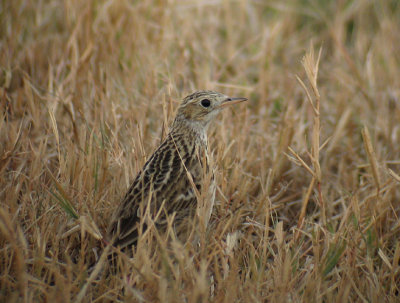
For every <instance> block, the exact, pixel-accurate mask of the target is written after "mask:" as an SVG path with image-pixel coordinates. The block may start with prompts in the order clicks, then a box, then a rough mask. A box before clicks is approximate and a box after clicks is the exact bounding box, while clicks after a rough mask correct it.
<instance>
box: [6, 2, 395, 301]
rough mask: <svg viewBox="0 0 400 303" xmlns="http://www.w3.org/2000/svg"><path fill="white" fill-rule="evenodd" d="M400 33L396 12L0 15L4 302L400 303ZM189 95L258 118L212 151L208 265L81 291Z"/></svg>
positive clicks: (182, 5) (213, 8) (154, 6)
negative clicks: (127, 197) (217, 99)
mask: <svg viewBox="0 0 400 303" xmlns="http://www.w3.org/2000/svg"><path fill="white" fill-rule="evenodd" d="M399 23H400V4H399V2H398V1H395V0H393V1H378V0H371V1H356V0H339V1H333V0H332V1H330V0H324V1H316V0H296V1H295V0H293V1H277V0H270V1H261V0H259V1H257V0H253V1H245V0H243V1H240V0H238V1H228V0H226V1H222V0H221V1H161V0H160V1H156V0H154V1H123V0H121V1H117V0H110V1H100V0H87V1H78V0H69V1H67V0H66V1H54V0H53V1H51V0H41V1H39V0H37V1H27V0H13V1H8V0H2V1H1V2H0V69H1V70H0V201H1V204H0V235H1V237H0V243H1V245H0V268H1V273H0V301H3V302H79V301H83V302H116V301H132V302H208V301H210V302H395V301H397V300H398V298H397V296H398V295H399V291H400V286H399V285H400V264H399V259H400V241H399V239H400V223H399V215H400V177H399V175H400V147H399V141H400V123H399V122H400V99H399V98H400V55H399V54H400V52H399V50H400V24H399ZM311 46H313V47H314V48H315V54H314V60H311V61H312V62H314V63H315V61H316V58H317V56H318V50H319V49H320V48H321V47H322V52H321V58H320V61H319V70H318V82H317V86H318V88H317V90H318V93H319V95H320V98H319V100H318V101H319V104H320V109H319V115H318V117H316V113H315V111H314V110H313V107H312V106H311V104H310V102H309V101H307V94H306V93H305V90H304V88H303V87H302V85H301V83H300V81H298V80H297V79H296V75H297V76H298V77H299V79H301V80H302V81H303V82H304V83H305V88H306V90H307V91H308V92H310V95H311V98H312V99H313V100H314V101H313V102H314V105H315V104H316V103H315V102H317V100H316V97H315V94H313V92H314V90H313V86H312V83H311V82H310V81H308V80H310V79H311V80H312V79H315V77H314V78H313V77H311V78H310V77H309V75H308V74H307V64H306V62H308V61H307V60H304V61H302V58H303V56H304V55H305V54H307V53H308V55H307V56H308V58H311V57H310V56H311V53H310V47H311ZM306 58H307V57H306ZM302 62H304V63H305V65H306V66H305V68H304V67H303V66H302ZM311 65H312V64H311ZM312 66H314V67H315V65H312ZM308 71H312V68H310V67H309V68H308ZM198 89H212V90H216V91H220V92H223V93H226V94H228V95H232V96H244V97H247V98H249V102H248V103H247V105H246V106H241V107H240V109H239V108H236V109H232V110H229V111H226V112H224V113H223V114H222V115H221V116H220V118H219V121H217V123H216V124H217V125H216V127H214V128H213V129H212V132H211V134H210V141H211V144H212V147H213V148H212V150H213V154H214V159H215V163H216V165H217V181H218V185H219V190H218V192H217V201H218V203H217V205H216V207H215V210H214V213H213V216H212V220H211V227H210V228H209V230H208V231H207V232H206V234H205V235H204V234H203V235H201V237H202V243H201V245H200V247H192V246H190V245H183V244H182V243H179V242H178V241H173V243H172V244H171V245H166V243H161V244H162V245H161V248H160V247H158V248H157V247H156V248H155V247H154V245H151V243H147V242H146V243H147V244H148V245H143V246H140V247H138V248H137V252H136V255H135V258H134V259H133V260H130V261H126V262H124V264H123V266H122V267H121V270H120V272H118V273H117V274H115V275H111V276H105V275H100V277H97V278H96V279H94V277H92V278H93V279H88V277H89V276H90V273H89V272H88V267H89V265H90V264H92V263H93V261H94V260H96V259H97V258H98V255H99V254H100V253H101V244H99V240H98V238H99V237H100V236H101V234H103V233H104V230H105V228H106V226H107V222H108V219H109V218H110V216H111V213H112V211H113V210H114V208H115V207H116V206H117V204H118V203H119V201H120V199H121V198H122V196H123V194H124V192H125V190H126V188H127V187H128V186H129V184H130V182H131V181H132V179H133V177H134V175H135V174H136V173H137V172H138V170H139V169H140V168H141V167H142V165H143V164H144V162H145V160H146V157H148V156H149V155H150V154H151V153H152V152H153V150H154V148H155V147H156V146H157V144H158V143H159V142H160V140H161V138H162V136H163V135H164V134H165V132H166V130H167V125H168V124H169V122H171V119H172V118H173V114H174V110H175V109H176V107H177V105H178V104H179V101H180V100H181V98H182V97H184V96H185V95H187V94H188V93H190V92H192V91H194V90H198ZM316 119H318V123H320V127H318V124H316V121H317V120H316ZM317 137H318V138H317ZM317 139H318V140H319V141H320V144H318V146H320V148H317V149H315V147H314V146H315V145H314V144H315V142H317V141H316V140H317ZM317 150H318V151H317ZM315 155H317V158H315V157H314V156H315ZM301 161H303V164H302V163H301ZM306 167H308V168H309V170H308V169H307V168H306ZM317 170H319V171H320V173H319V175H318V176H317V178H316V177H315V176H314V178H313V174H314V173H315V172H316V171H317ZM160 241H161V242H162V240H160ZM128 273H131V277H130V279H127V274H128ZM122 289H124V291H122Z"/></svg>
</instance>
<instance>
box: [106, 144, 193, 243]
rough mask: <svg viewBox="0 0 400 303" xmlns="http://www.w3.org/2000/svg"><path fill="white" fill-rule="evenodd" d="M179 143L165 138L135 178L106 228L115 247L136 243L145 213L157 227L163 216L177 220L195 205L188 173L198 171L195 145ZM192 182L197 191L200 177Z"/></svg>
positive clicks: (160, 223)
mask: <svg viewBox="0 0 400 303" xmlns="http://www.w3.org/2000/svg"><path fill="white" fill-rule="evenodd" d="M181 141H184V139H183V138H181V137H179V136H176V137H173V138H172V137H171V136H169V137H167V138H166V140H165V141H164V142H163V143H162V144H161V145H160V147H159V148H158V149H157V150H156V151H155V152H154V154H153V155H152V156H151V157H150V159H149V160H148V161H147V162H146V164H145V165H144V167H143V170H142V171H141V172H140V173H139V174H138V175H137V177H136V178H135V180H134V182H133V184H132V185H131V187H130V188H129V190H128V192H127V193H126V195H125V197H124V199H123V201H122V203H121V204H120V206H119V207H118V209H117V210H116V212H115V213H114V216H113V219H112V222H111V224H110V227H109V229H108V235H109V238H110V240H112V241H113V243H114V245H117V246H118V245H119V246H121V247H125V246H128V245H131V244H135V243H136V242H137V238H138V228H139V224H140V218H141V216H142V214H144V213H145V212H146V211H149V212H150V215H151V217H152V218H153V219H154V218H155V217H156V216H157V222H156V225H157V226H160V225H163V224H165V223H166V222H165V219H166V213H168V214H172V213H173V212H176V213H177V219H179V217H182V216H184V215H185V213H186V211H185V210H188V209H189V207H190V206H191V205H193V204H194V203H195V201H196V195H195V191H194V189H193V186H192V184H191V182H190V180H189V178H188V176H187V174H188V172H189V173H194V175H197V174H198V170H201V166H200V164H199V161H198V158H197V157H196V155H195V153H197V152H198V151H196V146H195V145H194V144H187V143H188V142H183V143H185V144H182V142H181ZM196 158H197V159H196ZM192 179H193V183H194V185H195V186H196V187H197V188H198V189H200V186H201V185H200V180H199V178H192ZM147 203H148V204H147ZM146 205H150V208H149V209H147V208H146ZM162 206H163V207H164V208H163V209H161V207H162ZM160 209H161V212H159V211H160ZM143 227H144V228H146V226H145V225H143ZM114 238H115V239H114Z"/></svg>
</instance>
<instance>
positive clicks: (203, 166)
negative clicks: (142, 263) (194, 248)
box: [107, 90, 247, 249]
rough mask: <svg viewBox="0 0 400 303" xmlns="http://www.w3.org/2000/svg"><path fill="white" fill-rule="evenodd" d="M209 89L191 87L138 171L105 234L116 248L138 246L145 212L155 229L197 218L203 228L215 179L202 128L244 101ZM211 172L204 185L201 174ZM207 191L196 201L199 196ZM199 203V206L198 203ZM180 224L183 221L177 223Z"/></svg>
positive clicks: (212, 199) (210, 204) (206, 219)
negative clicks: (221, 113)
mask: <svg viewBox="0 0 400 303" xmlns="http://www.w3.org/2000/svg"><path fill="white" fill-rule="evenodd" d="M246 100H247V99H246V98H241V97H240V98H231V97H228V96H226V95H224V94H221V93H218V92H214V91H207V90H203V91H196V92H194V93H192V94H190V95H188V96H186V97H185V98H183V100H182V102H181V103H180V105H179V107H178V109H177V113H176V115H175V118H174V120H173V123H172V125H171V126H170V128H169V132H168V134H167V136H166V137H165V139H164V140H163V141H162V142H161V144H160V146H159V147H158V148H157V149H156V150H155V152H154V153H153V154H152V155H151V157H150V158H149V159H148V160H147V162H146V163H145V164H144V166H143V168H142V169H141V170H140V172H139V173H138V174H137V176H136V178H135V179H134V181H133V183H132V185H131V186H130V187H129V189H128V191H127V192H126V194H125V196H124V198H123V199H122V201H121V203H120V204H119V205H118V207H117V208H116V210H115V212H114V213H113V215H112V218H111V221H110V224H109V226H108V229H107V236H108V239H109V241H110V242H111V243H112V245H113V246H115V247H119V248H120V249H123V248H127V247H132V246H135V245H136V244H137V241H138V237H139V228H140V225H141V224H142V231H144V230H146V229H147V228H148V222H149V221H148V220H147V221H146V219H145V218H146V216H150V218H151V219H152V220H153V222H154V225H155V226H156V228H157V230H165V229H166V227H167V225H168V218H170V217H171V216H173V220H174V224H179V223H180V222H183V221H184V220H185V219H188V218H193V217H194V216H195V215H196V214H198V216H202V218H200V221H201V222H202V224H203V225H204V226H205V227H207V224H208V221H209V219H210V216H211V212H212V208H213V204H214V200H215V188H216V186H215V180H214V175H213V171H212V170H211V169H210V167H209V165H210V159H209V157H210V156H209V152H208V137H207V129H208V128H209V125H210V124H211V122H212V121H213V120H215V118H216V116H217V115H218V113H219V112H220V111H221V110H222V109H224V108H225V107H227V106H229V105H234V104H238V103H241V102H243V101H246ZM207 174H212V176H211V179H210V182H209V183H208V184H206V185H208V188H204V187H205V186H204V184H203V183H205V182H204V178H205V175H207ZM205 191H206V192H207V195H206V199H202V200H203V202H202V203H200V202H201V201H200V199H199V194H201V193H203V192H205ZM200 204H202V205H200ZM182 224H183V223H182Z"/></svg>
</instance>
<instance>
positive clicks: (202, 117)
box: [175, 91, 247, 128]
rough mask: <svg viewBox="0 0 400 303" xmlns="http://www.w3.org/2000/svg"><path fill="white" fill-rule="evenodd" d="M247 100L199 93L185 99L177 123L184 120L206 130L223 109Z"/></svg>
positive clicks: (203, 92) (207, 92)
mask: <svg viewBox="0 0 400 303" xmlns="http://www.w3.org/2000/svg"><path fill="white" fill-rule="evenodd" d="M246 100H247V99H246V98H231V97H228V96H226V95H224V94H221V93H217V92H213V91H198V92H195V93H193V94H191V95H189V96H187V97H185V98H184V99H183V101H182V103H181V104H180V106H179V108H178V113H177V115H176V119H175V122H181V121H183V120H184V121H187V122H189V123H193V124H195V125H198V126H200V127H204V128H206V127H207V126H208V125H209V123H210V122H211V121H212V120H213V119H214V118H215V116H216V115H217V114H218V113H219V112H220V111H221V110H222V109H223V108H225V107H227V106H229V105H233V104H237V103H240V102H243V101H246Z"/></svg>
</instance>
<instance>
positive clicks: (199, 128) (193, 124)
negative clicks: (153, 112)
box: [170, 117, 208, 144]
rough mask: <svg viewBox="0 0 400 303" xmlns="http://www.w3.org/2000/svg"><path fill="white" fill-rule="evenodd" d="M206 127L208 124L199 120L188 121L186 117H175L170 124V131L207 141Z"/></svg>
mask: <svg viewBox="0 0 400 303" xmlns="http://www.w3.org/2000/svg"><path fill="white" fill-rule="evenodd" d="M207 128H208V125H204V124H203V123H201V122H197V121H189V120H186V119H179V118H178V117H177V118H176V119H175V121H174V123H173V124H172V126H171V131H170V132H171V133H175V134H182V135H186V134H188V135H193V136H194V137H195V138H196V139H199V140H201V141H202V143H205V144H206V143H207Z"/></svg>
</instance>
